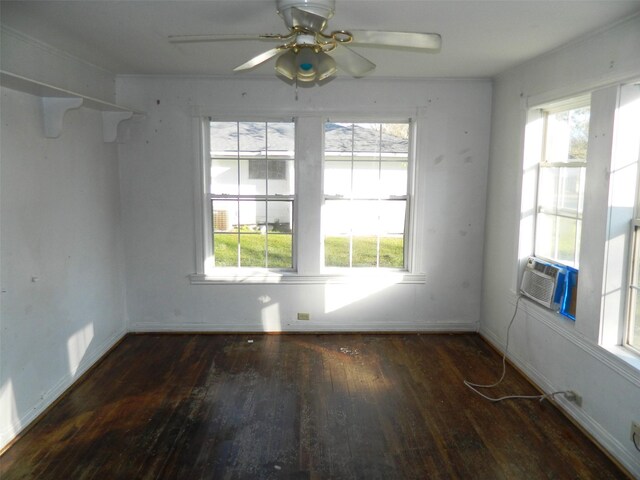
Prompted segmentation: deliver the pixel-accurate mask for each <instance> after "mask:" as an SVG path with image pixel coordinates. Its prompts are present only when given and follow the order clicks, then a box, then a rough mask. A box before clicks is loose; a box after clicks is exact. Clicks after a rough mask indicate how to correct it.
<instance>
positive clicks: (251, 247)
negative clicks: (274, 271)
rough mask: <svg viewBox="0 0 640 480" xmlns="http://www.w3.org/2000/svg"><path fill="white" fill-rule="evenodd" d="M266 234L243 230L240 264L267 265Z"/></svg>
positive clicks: (243, 265)
mask: <svg viewBox="0 0 640 480" xmlns="http://www.w3.org/2000/svg"><path fill="white" fill-rule="evenodd" d="M266 238H267V237H266V235H263V234H261V233H251V232H241V234H240V266H241V267H266V259H265V247H266Z"/></svg>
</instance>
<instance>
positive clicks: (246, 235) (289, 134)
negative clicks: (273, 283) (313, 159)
mask: <svg viewBox="0 0 640 480" xmlns="http://www.w3.org/2000/svg"><path fill="white" fill-rule="evenodd" d="M294 132H295V128H294V124H293V122H216V121H210V122H209V134H210V152H211V162H210V186H209V191H208V205H207V207H208V208H209V209H210V212H209V213H210V215H211V226H212V232H211V234H212V241H213V259H214V265H215V266H216V267H261V268H278V269H292V268H293V253H292V252H293V235H294V228H293V208H294V205H293V204H294V181H293V179H294V150H295V149H294Z"/></svg>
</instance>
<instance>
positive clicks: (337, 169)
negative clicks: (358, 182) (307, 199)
mask: <svg viewBox="0 0 640 480" xmlns="http://www.w3.org/2000/svg"><path fill="white" fill-rule="evenodd" d="M324 194H325V195H340V196H342V197H345V198H350V197H351V160H349V161H330V160H325V162H324Z"/></svg>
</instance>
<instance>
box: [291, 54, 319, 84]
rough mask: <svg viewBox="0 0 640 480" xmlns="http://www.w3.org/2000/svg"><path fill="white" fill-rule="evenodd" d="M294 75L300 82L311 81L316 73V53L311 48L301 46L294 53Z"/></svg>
mask: <svg viewBox="0 0 640 480" xmlns="http://www.w3.org/2000/svg"><path fill="white" fill-rule="evenodd" d="M296 72H297V73H296V75H297V77H298V80H299V81H301V82H313V81H314V80H315V79H316V77H317V75H318V54H317V53H316V52H314V51H313V49H312V48H308V47H307V48H301V49H300V51H299V52H298V53H297V54H296Z"/></svg>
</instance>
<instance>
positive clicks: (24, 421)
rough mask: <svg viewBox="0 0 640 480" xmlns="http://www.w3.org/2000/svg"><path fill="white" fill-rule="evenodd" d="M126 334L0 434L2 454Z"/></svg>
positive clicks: (115, 337)
mask: <svg viewBox="0 0 640 480" xmlns="http://www.w3.org/2000/svg"><path fill="white" fill-rule="evenodd" d="M126 334H127V331H126V330H124V329H122V330H120V331H118V332H117V333H115V334H114V335H112V336H111V337H109V338H107V339H106V340H105V341H104V342H102V344H100V345H99V346H98V347H97V348H96V349H95V350H93V352H92V353H91V354H90V355H89V356H88V357H86V358H85V359H83V361H82V362H81V364H80V365H79V367H78V370H77V371H76V372H75V374H74V375H71V374H70V373H69V374H67V375H65V376H64V377H62V378H61V379H60V380H59V381H58V382H57V383H56V385H54V386H53V387H52V388H51V389H50V390H48V391H47V392H46V393H45V394H44V395H43V396H42V398H41V399H40V401H39V402H38V403H37V404H36V405H34V406H33V407H32V408H31V409H30V410H29V412H28V413H26V414H25V415H23V416H22V417H21V418H19V419H17V420H16V421H14V422H13V423H12V424H11V425H10V426H9V428H8V429H6V430H5V431H3V432H0V454H2V453H4V451H6V450H7V449H8V448H9V447H10V446H11V445H12V444H13V443H15V441H16V440H17V439H18V438H19V437H20V436H21V435H23V434H24V433H25V432H26V431H27V430H28V429H29V428H30V427H31V426H32V425H34V424H35V423H36V422H37V420H38V419H39V418H40V417H41V416H42V415H44V414H45V413H46V412H47V411H48V410H49V409H50V408H51V407H52V406H53V405H55V404H56V403H57V401H58V400H59V399H60V398H61V397H62V396H63V395H64V393H65V392H66V391H67V390H69V389H70V388H71V387H73V386H74V385H76V384H77V383H78V382H80V381H81V380H82V379H83V377H84V376H85V375H86V374H87V373H88V372H89V371H90V370H91V369H92V368H93V367H94V366H95V365H96V364H97V363H98V362H99V361H100V360H102V358H104V357H105V355H106V354H107V353H109V352H110V351H111V350H112V349H113V348H115V347H116V346H117V345H118V344H119V343H120V341H121V340H122V339H123V338H124V337H125V335H126Z"/></svg>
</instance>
